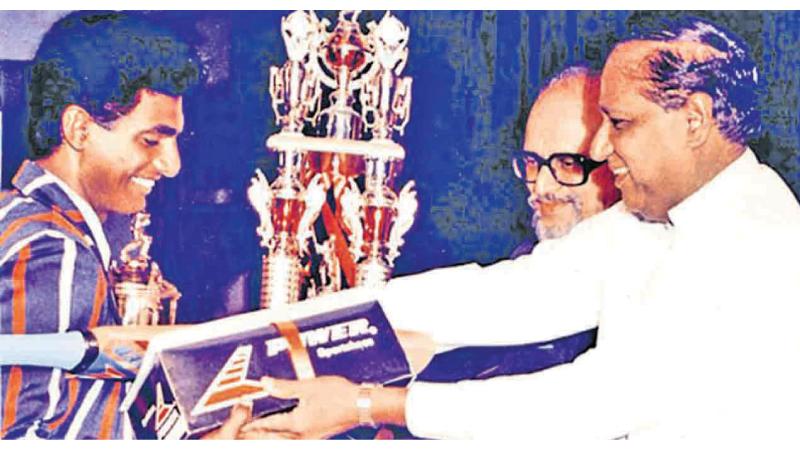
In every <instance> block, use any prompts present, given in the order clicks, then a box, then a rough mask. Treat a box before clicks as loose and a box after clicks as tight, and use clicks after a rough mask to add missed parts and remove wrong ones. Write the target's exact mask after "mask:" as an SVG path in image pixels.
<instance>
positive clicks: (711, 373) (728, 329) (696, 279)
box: [382, 150, 800, 439]
mask: <svg viewBox="0 0 800 450" xmlns="http://www.w3.org/2000/svg"><path fill="white" fill-rule="evenodd" d="M669 217H670V221H671V223H672V225H663V224H652V223H644V222H641V221H639V220H637V219H636V218H635V217H633V216H632V215H631V214H629V213H627V212H625V210H624V207H623V206H622V205H617V206H615V207H613V208H611V209H609V210H607V211H605V212H603V213H600V214H598V215H596V216H594V217H592V218H590V219H588V220H586V221H584V222H583V223H581V224H579V225H578V226H576V227H575V229H574V230H573V231H572V232H571V233H570V234H569V235H568V236H566V237H564V238H561V239H557V240H552V241H545V242H543V243H541V244H540V245H539V246H537V247H536V248H535V249H534V251H533V253H532V254H531V255H529V256H527V257H522V258H519V259H517V260H514V261H507V262H503V263H500V264H496V265H494V266H490V267H486V268H480V267H478V266H476V265H467V266H461V267H456V268H449V269H444V270H435V271H431V272H428V273H425V274H422V275H417V276H412V277H405V278H399V279H396V280H393V281H392V282H390V283H389V286H388V287H387V290H386V292H385V295H384V298H383V299H382V304H383V305H384V309H385V310H386V312H387V315H388V317H389V319H390V320H391V321H392V324H393V325H394V326H395V327H396V328H398V329H410V330H416V331H422V332H426V333H429V334H431V335H432V336H433V337H434V339H435V340H436V341H437V342H439V343H441V344H448V345H470V344H471V345H475V344H483V345H491V344H510V343H522V342H535V341H542V340H546V339H550V338H553V337H556V336H560V335H566V334H570V333H573V332H576V331H579V330H583V329H586V328H590V327H592V326H599V334H598V343H597V348H596V349H593V350H590V351H589V352H587V353H586V354H585V355H583V356H581V357H579V358H578V359H577V360H576V361H575V362H574V363H572V364H568V365H563V366H558V367H555V368H552V369H548V370H545V371H543V372H538V373H534V374H529V375H521V376H509V377H498V378H494V379H490V380H480V381H464V382H460V383H452V384H436V383H414V384H413V385H412V386H411V387H410V389H409V393H408V397H407V403H406V421H407V424H408V427H409V429H410V430H411V431H412V433H414V434H416V435H419V436H423V437H445V438H446V437H450V438H469V437H477V438H480V437H485V438H497V437H526V438H534V439H535V438H537V437H540V438H548V437H602V438H613V437H618V436H622V435H630V436H633V437H637V436H658V437H665V436H666V437H683V436H700V435H709V436H713V437H723V438H725V437H730V436H732V435H737V436H738V435H744V436H751V437H752V436H763V435H770V436H771V435H776V434H777V435H781V436H786V435H789V436H790V437H794V438H796V437H797V436H796V435H795V434H796V433H797V431H795V430H800V427H798V426H797V423H800V414H798V413H797V412H796V407H797V405H798V404H800V389H798V387H800V382H798V380H800V368H798V365H800V361H799V360H800V327H798V326H796V322H797V321H798V318H800V305H798V303H800V265H798V264H797V263H795V262H793V261H792V259H791V258H796V257H797V255H800V206H798V203H797V200H796V199H795V198H794V196H793V194H792V192H791V191H790V190H789V189H788V187H787V186H786V185H785V183H783V181H782V180H781V179H780V178H779V177H778V175H777V174H775V172H774V171H772V169H770V168H768V167H767V166H764V165H761V164H759V163H758V161H757V160H756V158H755V156H754V155H753V154H752V152H751V151H749V150H747V151H746V152H745V153H744V154H743V155H742V156H741V157H740V158H738V159H737V160H736V161H734V162H733V163H732V164H731V165H730V166H729V167H727V168H726V169H725V170H724V171H722V172H721V173H720V174H718V175H717V176H716V177H715V178H714V179H713V180H712V181H711V182H709V183H708V184H707V185H705V186H704V187H702V188H701V189H699V190H698V191H697V192H696V193H694V194H693V195H691V196H690V197H689V198H687V199H686V200H685V201H683V202H682V203H681V204H679V205H677V206H676V207H675V208H673V209H672V210H671V211H670V212H669ZM789 408H791V410H789Z"/></svg>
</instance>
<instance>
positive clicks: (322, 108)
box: [248, 11, 417, 307]
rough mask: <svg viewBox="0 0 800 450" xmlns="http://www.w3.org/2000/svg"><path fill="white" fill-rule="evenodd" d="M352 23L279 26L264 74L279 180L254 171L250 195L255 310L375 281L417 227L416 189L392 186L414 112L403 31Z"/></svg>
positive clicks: (348, 18)
mask: <svg viewBox="0 0 800 450" xmlns="http://www.w3.org/2000/svg"><path fill="white" fill-rule="evenodd" d="M358 16H359V13H358V11H343V12H341V13H340V14H339V17H338V20H337V22H336V23H335V24H334V26H333V28H332V29H331V30H330V31H328V28H329V25H330V22H329V21H327V20H325V19H323V20H320V19H319V18H318V17H317V16H316V14H314V13H313V12H306V11H295V12H293V13H292V14H290V15H289V16H287V17H286V18H284V19H283V20H282V22H281V30H282V35H283V38H284V43H285V45H286V50H287V55H288V60H287V62H286V63H284V64H283V65H282V66H281V67H272V68H271V70H270V94H271V95H272V109H273V112H274V113H275V120H276V123H277V124H278V125H279V126H280V131H279V132H278V133H276V134H273V135H272V136H270V137H269V138H268V139H267V148H268V149H269V150H271V151H274V152H276V153H277V154H278V161H279V174H278V176H277V178H276V179H275V181H274V182H273V183H270V182H269V181H268V180H267V178H266V177H265V176H264V174H263V173H261V172H260V171H257V172H256V175H255V177H254V178H253V180H252V183H251V185H250V188H249V190H248V198H249V200H250V203H251V204H252V205H253V208H254V209H255V210H256V212H257V213H258V215H259V218H260V225H259V227H258V229H257V233H258V235H259V236H260V239H261V246H262V247H263V248H264V249H265V255H264V264H263V270H262V290H261V295H262V297H261V306H262V307H273V306H278V305H284V304H289V303H293V302H295V301H298V300H300V295H301V286H303V285H304V283H305V286H306V290H305V294H306V297H313V296H315V295H318V294H320V293H325V292H332V291H337V290H339V289H341V288H343V287H344V286H345V285H347V286H350V287H353V286H361V285H378V284H381V283H384V282H385V281H386V280H388V279H389V277H390V276H391V271H392V268H393V266H394V260H395V259H396V258H397V256H398V255H399V248H400V246H402V244H403V235H404V234H405V233H406V232H407V231H408V230H409V228H410V227H411V225H412V224H413V222H414V215H415V214H416V210H417V199H416V192H415V191H414V183H413V181H410V182H408V183H407V184H406V185H405V186H404V187H403V189H402V190H401V191H400V192H399V194H397V193H395V191H394V190H393V188H392V187H393V186H392V185H393V180H394V177H395V175H396V174H395V171H396V170H397V169H398V163H399V162H401V161H402V160H403V158H404V157H405V150H404V149H403V147H402V146H400V145H399V144H398V143H397V142H395V141H394V135H395V133H399V134H402V132H403V129H404V127H405V125H406V124H407V123H408V119H409V111H410V106H411V78H409V77H401V76H400V74H401V72H402V70H403V68H404V67H405V64H406V61H407V59H408V49H407V48H406V45H407V43H408V29H407V28H406V27H405V26H404V25H403V24H402V23H401V22H400V21H399V20H397V18H396V17H394V16H393V15H392V14H391V13H388V12H387V13H386V14H385V15H384V16H383V18H382V19H381V20H380V22H379V23H375V22H370V23H368V24H367V29H368V30H369V32H368V33H366V34H365V33H363V32H362V31H361V26H360V24H359V22H358ZM309 130H313V131H309ZM359 186H363V191H362V190H361V189H360V188H359ZM320 215H321V216H322V224H321V226H318V228H319V229H324V231H325V232H324V233H322V236H325V238H324V240H322V241H320V240H319V239H318V234H319V233H317V232H316V231H315V223H316V222H317V219H318V218H319V216H320ZM315 255H316V256H315ZM315 257H316V261H318V263H317V264H316V265H315V267H316V270H317V272H316V273H314V274H310V273H309V271H310V268H311V265H310V264H311V263H310V262H308V261H310V260H312V259H314V258H315ZM302 261H306V262H302Z"/></svg>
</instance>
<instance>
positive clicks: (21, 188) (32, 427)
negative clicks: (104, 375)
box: [0, 161, 130, 439]
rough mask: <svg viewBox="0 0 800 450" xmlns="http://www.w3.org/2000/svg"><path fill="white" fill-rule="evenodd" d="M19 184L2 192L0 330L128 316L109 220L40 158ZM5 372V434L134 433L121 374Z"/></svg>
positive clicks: (0, 418) (1, 418)
mask: <svg viewBox="0 0 800 450" xmlns="http://www.w3.org/2000/svg"><path fill="white" fill-rule="evenodd" d="M12 183H13V185H14V188H15V189H13V190H11V191H5V192H2V193H0V333H13V334H22V333H53V332H64V331H67V330H74V329H85V328H90V327H95V326H98V325H110V324H118V323H120V320H119V314H118V313H117V310H116V306H115V303H114V299H113V296H112V293H111V289H110V288H109V283H108V273H107V267H108V265H107V264H108V258H109V256H108V244H107V242H106V238H105V235H103V236H97V234H98V233H99V234H103V231H102V228H100V227H99V226H92V223H87V216H88V215H91V216H92V218H93V220H94V222H93V223H96V224H99V222H98V221H97V219H96V217H97V216H96V215H95V214H94V211H91V210H90V211H88V212H87V211H86V208H87V205H88V204H85V203H84V204H83V205H76V202H77V203H80V202H79V201H72V200H73V199H75V196H76V194H74V193H70V192H67V191H68V188H66V189H65V187H64V186H65V185H64V184H63V183H60V180H56V179H55V176H54V175H52V174H50V173H49V172H46V171H44V170H43V169H42V168H41V167H39V166H38V165H37V164H36V163H34V162H31V161H25V162H24V163H23V165H22V166H21V167H20V169H19V171H18V172H17V174H16V176H15V177H14V179H13V181H12ZM81 208H83V209H81ZM82 211H83V212H82ZM92 228H94V231H95V233H93V232H92ZM99 244H102V245H99ZM103 245H104V246H105V247H104V248H103ZM104 253H105V254H104ZM53 351H58V349H57V348H56V349H53ZM0 374H2V377H1V378H0V399H2V404H0V438H2V439H15V438H44V439H95V438H96V439H118V438H124V437H129V432H128V431H127V430H129V429H130V427H129V426H127V425H126V423H125V422H126V419H125V418H124V417H123V415H122V414H120V413H119V411H118V409H119V403H120V401H121V399H122V397H123V396H124V394H125V384H124V383H123V382H119V381H108V380H90V379H80V378H75V377H72V376H71V375H69V374H66V373H64V372H63V371H62V370H60V369H49V368H37V367H24V366H2V367H0Z"/></svg>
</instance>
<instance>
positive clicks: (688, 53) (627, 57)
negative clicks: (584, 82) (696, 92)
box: [603, 40, 725, 79]
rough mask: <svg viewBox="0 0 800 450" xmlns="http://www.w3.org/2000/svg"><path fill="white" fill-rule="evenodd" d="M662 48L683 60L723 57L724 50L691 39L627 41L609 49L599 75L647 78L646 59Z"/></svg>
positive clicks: (648, 68) (648, 59)
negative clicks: (613, 74) (609, 52)
mask: <svg viewBox="0 0 800 450" xmlns="http://www.w3.org/2000/svg"><path fill="white" fill-rule="evenodd" d="M664 51H667V52H670V53H672V54H673V55H675V56H678V57H680V58H681V59H683V60H686V61H708V60H709V59H713V58H724V57H725V53H723V52H721V51H719V50H717V49H715V48H714V47H711V46H709V45H706V44H703V43H700V42H694V41H669V42H667V41H648V40H633V41H627V42H623V43H621V44H619V45H617V46H616V47H615V48H614V50H612V52H611V54H610V55H609V57H608V60H607V61H606V64H605V66H604V67H603V78H604V79H605V78H608V76H609V75H612V73H615V74H616V75H620V74H622V75H625V76H627V77H628V78H631V79H647V78H648V76H649V74H650V61H652V60H653V58H654V57H655V56H657V55H658V54H659V53H660V52H664Z"/></svg>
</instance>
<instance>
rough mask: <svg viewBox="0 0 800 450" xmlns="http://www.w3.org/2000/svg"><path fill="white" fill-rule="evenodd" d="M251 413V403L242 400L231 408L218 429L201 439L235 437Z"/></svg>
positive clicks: (248, 419)
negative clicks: (226, 418)
mask: <svg viewBox="0 0 800 450" xmlns="http://www.w3.org/2000/svg"><path fill="white" fill-rule="evenodd" d="M252 414H253V403H252V402H242V403H239V404H238V405H235V406H234V407H233V408H231V414H230V416H229V417H228V420H226V421H225V422H224V423H223V424H222V425H221V426H220V427H219V428H218V429H216V430H215V431H212V432H211V433H208V434H206V435H205V436H203V439H235V438H236V437H237V436H238V434H239V431H240V430H241V429H242V426H244V425H245V424H246V423H247V422H249V421H250V418H251V417H252Z"/></svg>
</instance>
